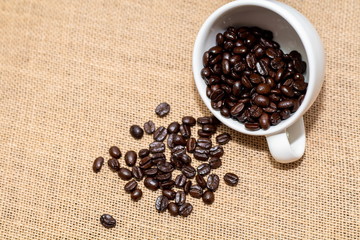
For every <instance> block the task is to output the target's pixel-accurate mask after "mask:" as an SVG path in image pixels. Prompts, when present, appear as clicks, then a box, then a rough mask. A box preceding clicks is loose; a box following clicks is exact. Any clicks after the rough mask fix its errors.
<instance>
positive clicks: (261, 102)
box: [254, 95, 270, 107]
mask: <svg viewBox="0 0 360 240" xmlns="http://www.w3.org/2000/svg"><path fill="white" fill-rule="evenodd" d="M254 102H255V104H256V105H257V106H259V107H267V106H269V104H270V100H269V98H268V97H266V96H264V95H257V96H256V97H255V99H254Z"/></svg>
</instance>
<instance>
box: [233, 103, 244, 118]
mask: <svg viewBox="0 0 360 240" xmlns="http://www.w3.org/2000/svg"><path fill="white" fill-rule="evenodd" d="M244 108H245V104H244V103H242V102H240V103H237V104H235V105H234V106H233V107H232V108H231V109H230V114H231V116H238V115H239V114H240V113H241V112H242V111H243V110H244Z"/></svg>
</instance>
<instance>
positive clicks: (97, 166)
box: [92, 157, 104, 173]
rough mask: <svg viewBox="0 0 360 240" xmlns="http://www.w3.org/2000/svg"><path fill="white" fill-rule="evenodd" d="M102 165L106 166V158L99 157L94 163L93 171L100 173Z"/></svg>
mask: <svg viewBox="0 0 360 240" xmlns="http://www.w3.org/2000/svg"><path fill="white" fill-rule="evenodd" d="M102 165H104V158H103V157H98V158H96V159H95V161H94V163H93V167H92V168H93V171H94V172H96V173H97V172H99V171H100V169H101V167H102Z"/></svg>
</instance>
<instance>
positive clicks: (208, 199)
mask: <svg viewBox="0 0 360 240" xmlns="http://www.w3.org/2000/svg"><path fill="white" fill-rule="evenodd" d="M202 200H203V202H204V203H205V204H212V203H213V202H214V201H215V195H214V193H213V192H212V191H205V192H204V193H203V195H202Z"/></svg>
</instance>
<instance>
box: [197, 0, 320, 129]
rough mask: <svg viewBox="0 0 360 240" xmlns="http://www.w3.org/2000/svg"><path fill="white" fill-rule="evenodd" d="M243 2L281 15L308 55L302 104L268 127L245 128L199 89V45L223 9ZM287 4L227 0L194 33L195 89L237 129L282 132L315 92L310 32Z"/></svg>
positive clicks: (208, 106) (200, 53)
mask: <svg viewBox="0 0 360 240" xmlns="http://www.w3.org/2000/svg"><path fill="white" fill-rule="evenodd" d="M245 6H256V7H262V8H265V9H267V10H270V11H272V12H274V13H276V14H278V15H279V16H281V17H282V18H283V19H284V20H286V21H287V22H288V23H289V25H291V26H292V28H293V29H294V30H295V32H296V33H297V35H298V37H299V38H300V40H301V42H302V44H303V46H304V49H305V54H306V55H307V71H308V73H307V75H308V88H307V92H306V94H305V97H304V100H303V102H302V104H301V105H300V107H299V109H298V110H297V111H296V112H294V113H293V114H292V115H291V117H290V118H288V119H286V120H284V121H282V122H280V123H279V124H278V125H276V126H271V127H270V128H269V129H267V130H263V129H259V130H257V131H251V130H247V129H246V128H245V126H244V124H243V123H240V122H238V121H236V120H234V119H231V118H225V117H223V116H222V115H221V114H220V111H217V110H215V109H213V108H212V107H211V105H210V100H209V99H208V97H207V96H206V91H204V90H202V89H201V87H202V86H201V84H202V83H201V82H202V81H204V80H203V79H202V77H201V75H200V71H201V69H202V68H203V66H202V62H201V61H199V60H198V59H202V54H203V52H199V51H200V50H199V49H201V47H200V46H201V45H202V44H203V42H204V41H205V35H206V34H207V33H208V32H209V31H210V29H211V27H212V26H213V24H214V23H215V22H216V21H217V20H219V18H220V17H221V15H223V14H224V13H226V12H228V11H230V10H232V9H234V8H242V7H245ZM286 7H289V8H291V7H290V6H288V5H286V4H284V3H280V2H276V1H272V0H259V1H252V0H241V1H240V0H238V1H233V2H230V3H227V4H225V5H223V6H221V7H220V8H218V9H217V10H215V11H214V12H213V13H212V14H211V15H210V16H209V17H208V18H207V19H206V20H205V22H204V23H203V25H202V26H201V28H200V30H199V32H198V34H197V36H196V40H195V44H194V49H193V56H192V69H193V74H194V79H195V84H196V87H197V89H198V92H199V94H200V96H201V98H202V100H203V102H204V103H205V105H206V106H207V108H208V109H209V110H210V111H211V113H212V114H213V115H214V116H215V117H216V118H217V119H219V120H220V121H221V122H222V123H224V124H225V125H226V126H228V127H230V128H232V129H234V130H236V131H239V132H242V133H244V134H248V135H254V136H270V135H274V134H277V133H279V132H282V131H284V130H285V129H287V128H288V127H290V126H291V125H292V124H294V123H295V122H296V121H297V120H298V119H299V118H301V117H302V116H303V114H304V113H305V112H306V111H307V109H308V108H309V107H310V105H311V104H312V102H311V99H312V95H313V94H314V89H315V83H314V79H313V78H314V77H315V76H316V75H315V72H314V69H315V68H314V67H313V65H314V64H315V58H314V49H313V46H312V45H311V40H310V37H309V34H308V33H307V31H306V29H305V28H304V26H302V24H301V22H300V19H299V17H303V16H302V15H301V14H300V13H298V12H297V11H296V10H295V9H293V8H292V9H293V10H294V11H295V13H298V14H299V15H294V13H293V12H290V11H289V10H288V9H287V8H286Z"/></svg>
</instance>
